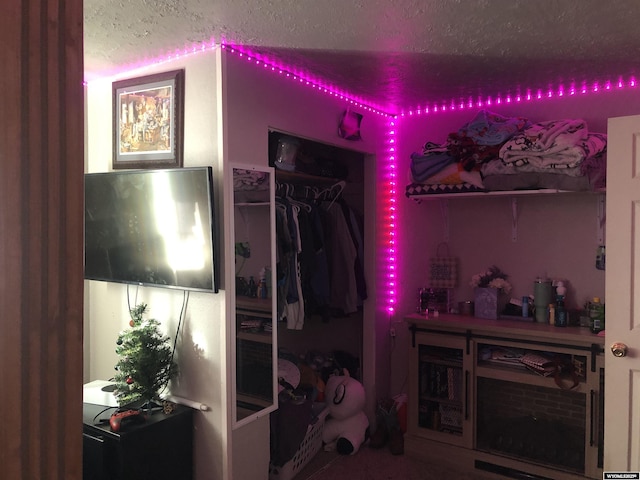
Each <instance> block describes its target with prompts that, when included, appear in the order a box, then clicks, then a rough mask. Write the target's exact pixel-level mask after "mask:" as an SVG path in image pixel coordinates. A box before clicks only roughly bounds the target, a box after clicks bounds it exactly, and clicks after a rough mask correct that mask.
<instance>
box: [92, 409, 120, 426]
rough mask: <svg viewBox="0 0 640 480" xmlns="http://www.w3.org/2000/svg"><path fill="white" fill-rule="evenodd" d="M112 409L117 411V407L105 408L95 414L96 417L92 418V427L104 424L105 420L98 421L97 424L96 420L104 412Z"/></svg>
mask: <svg viewBox="0 0 640 480" xmlns="http://www.w3.org/2000/svg"><path fill="white" fill-rule="evenodd" d="M114 408H115V409H116V410H117V409H118V407H107V408H104V409H102V410H100V411H99V412H98V413H97V414H96V416H95V417H93V424H94V425H100V424H102V423H104V422H106V421H107V420H106V419H105V420H100V421H99V422H98V421H97V420H98V417H99V416H100V415H102V414H103V413H104V412H106V411H108V410H112V409H114Z"/></svg>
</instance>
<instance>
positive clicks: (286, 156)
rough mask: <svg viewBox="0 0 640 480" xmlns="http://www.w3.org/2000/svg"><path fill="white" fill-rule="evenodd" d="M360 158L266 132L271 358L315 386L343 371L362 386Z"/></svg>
mask: <svg viewBox="0 0 640 480" xmlns="http://www.w3.org/2000/svg"><path fill="white" fill-rule="evenodd" d="M365 157H366V154H364V153H361V152H357V151H355V150H349V149H345V148H341V147H337V146H334V145H328V144H326V143H322V142H318V141H314V140H310V139H306V138H302V137H299V136H296V135H292V134H289V133H285V132H280V131H276V130H272V131H270V132H269V165H270V166H272V167H275V180H276V248H277V280H278V284H279V287H278V308H277V310H278V312H277V315H278V322H277V324H278V350H279V352H278V353H279V357H280V358H282V359H286V360H291V361H293V362H294V363H296V364H301V365H303V368H306V367H309V368H310V369H312V370H313V372H315V374H316V375H318V376H319V378H320V380H321V381H322V382H326V379H327V378H328V376H329V375H330V374H333V373H342V369H343V368H346V369H347V370H349V374H350V375H351V376H353V377H355V378H357V379H358V380H360V381H362V371H361V368H362V354H363V318H364V316H363V304H364V302H366V300H367V298H369V292H368V290H367V288H368V287H369V286H368V285H367V284H366V281H365V271H364V270H365V269H366V268H367V266H366V265H365V262H364V247H365V243H366V242H367V241H369V240H368V239H365V238H364V221H365V220H364V219H365V214H366V211H365V210H366V207H365V201H364V197H365V195H364V177H365V171H364V169H365ZM369 214H373V212H369ZM370 241H371V242H373V240H370ZM372 245H373V244H372ZM369 268H370V267H369ZM371 287H372V286H371ZM371 287H369V288H371ZM319 393H320V394H321V392H319Z"/></svg>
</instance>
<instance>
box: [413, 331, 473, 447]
mask: <svg viewBox="0 0 640 480" xmlns="http://www.w3.org/2000/svg"><path fill="white" fill-rule="evenodd" d="M465 345H466V341H465V339H464V338H459V337H452V336H442V335H429V334H416V346H415V348H414V349H413V352H412V355H413V360H412V362H411V364H412V367H413V368H412V370H413V371H412V382H413V385H414V388H413V389H412V398H410V400H409V409H410V431H411V433H414V434H416V435H419V436H422V437H425V438H431V439H438V440H441V441H446V442H448V443H453V444H457V445H465V446H469V445H470V442H471V425H472V424H471V421H470V412H471V409H470V405H469V402H470V401H471V398H472V397H471V394H470V389H471V371H470V368H471V366H472V363H471V362H470V355H467V354H466V351H465Z"/></svg>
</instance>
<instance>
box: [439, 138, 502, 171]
mask: <svg viewBox="0 0 640 480" xmlns="http://www.w3.org/2000/svg"><path fill="white" fill-rule="evenodd" d="M447 149H448V151H449V154H450V155H451V156H453V157H455V158H456V159H457V160H458V162H460V163H461V164H462V167H463V168H464V169H465V170H467V171H471V170H473V169H474V168H476V167H477V166H480V165H482V164H483V163H486V162H490V161H491V160H495V159H497V158H498V155H499V154H500V145H481V144H478V143H476V142H475V140H474V139H473V138H471V137H466V136H463V135H460V134H459V133H451V134H449V136H448V137H447Z"/></svg>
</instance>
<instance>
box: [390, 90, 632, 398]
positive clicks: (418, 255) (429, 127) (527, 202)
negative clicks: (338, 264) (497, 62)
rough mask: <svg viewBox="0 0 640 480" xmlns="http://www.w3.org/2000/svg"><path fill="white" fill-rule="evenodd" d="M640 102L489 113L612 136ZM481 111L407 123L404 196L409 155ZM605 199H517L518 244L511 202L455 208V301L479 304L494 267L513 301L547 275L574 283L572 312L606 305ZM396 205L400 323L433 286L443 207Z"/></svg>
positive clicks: (402, 147)
mask: <svg viewBox="0 0 640 480" xmlns="http://www.w3.org/2000/svg"><path fill="white" fill-rule="evenodd" d="M639 98H640V92H639V91H637V90H621V91H615V92H602V93H599V94H587V95H579V96H577V97H572V98H569V97H565V98H562V99H545V100H541V101H534V102H523V103H519V104H509V105H507V104H504V103H503V104H502V105H492V106H490V107H485V108H486V109H487V110H490V111H493V112H495V113H499V114H502V115H505V116H522V117H526V118H528V119H530V120H531V121H534V122H535V121H544V120H554V119H561V118H583V119H585V120H586V121H587V124H588V126H589V130H590V131H592V132H605V133H606V128H607V118H609V117H613V116H620V115H626V114H631V113H637V108H636V107H635V106H634V105H637V104H638V99H639ZM478 110H480V108H476V109H465V110H463V111H456V112H440V113H432V114H428V115H421V116H413V117H408V116H405V117H402V119H401V120H400V121H399V128H398V131H399V139H398V147H399V149H398V150H399V154H398V162H399V168H398V171H399V172H400V178H401V181H400V182H399V183H400V187H399V190H401V191H402V194H404V186H405V185H406V184H408V183H409V182H410V181H409V165H410V154H411V153H412V152H414V151H420V150H421V148H422V146H423V145H424V143H425V142H426V141H433V142H436V143H444V142H445V140H446V138H447V135H448V133H450V132H454V131H456V130H457V129H458V128H459V127H461V126H462V125H463V124H464V123H466V122H468V121H470V120H471V119H472V118H473V117H474V116H475V114H476V113H477V111H478ZM615 161H616V159H615V158H609V159H608V162H609V163H611V162H615ZM599 198H600V196H599V195H597V194H586V195H585V194H570V195H551V196H536V197H531V196H527V197H524V196H523V197H518V198H517V208H518V239H517V241H516V242H513V241H512V237H511V228H512V210H511V198H510V197H509V196H506V197H492V198H477V197H473V198H469V199H452V200H449V201H448V209H449V238H450V239H449V241H448V245H449V248H450V251H451V254H452V255H453V256H457V257H458V258H459V260H460V269H459V287H458V288H457V289H456V290H455V296H456V297H457V300H473V295H472V288H471V287H470V286H469V281H470V280H471V276H472V275H473V274H475V273H479V272H482V271H484V270H485V269H486V268H487V267H489V266H490V265H493V264H496V265H498V266H499V267H501V268H502V269H503V271H505V272H506V273H507V274H509V275H510V279H509V280H510V281H511V283H512V284H513V287H514V290H513V293H512V296H513V297H520V296H522V295H528V294H532V293H533V282H534V280H535V278H536V277H537V276H538V275H543V274H548V275H549V276H550V277H555V278H565V279H567V280H568V281H569V286H570V287H569V291H568V306H569V307H570V308H573V307H579V306H581V305H582V304H583V303H584V302H585V301H586V300H588V299H590V298H591V297H593V296H599V297H601V298H603V299H604V293H605V291H604V271H601V270H597V269H596V268H595V257H596V249H597V246H598V242H597V222H596V219H597V213H598V210H597V209H598V201H599ZM398 205H399V208H398V217H399V220H398V224H399V225H401V228H400V230H399V232H398V237H397V238H398V242H399V244H400V245H401V246H400V247H399V251H400V252H401V253H402V256H400V255H399V271H398V273H399V279H400V284H401V287H400V288H399V289H398V290H399V292H400V298H399V301H398V310H397V312H398V314H397V318H396V320H398V321H401V318H402V315H403V314H405V313H407V312H413V311H415V308H416V306H417V303H416V298H417V297H416V295H417V289H418V288H419V287H422V286H427V285H428V261H429V258H430V257H431V256H435V255H436V250H437V245H438V244H439V243H440V242H442V241H443V240H444V238H445V237H444V235H445V233H444V232H445V231H444V223H443V215H442V211H441V207H442V204H441V202H440V201H439V200H433V201H423V202H421V203H417V202H416V201H414V200H412V199H407V198H402V199H401V200H400V201H399V203H398ZM605 242H606V239H605ZM605 300H606V299H605ZM399 331H401V330H399ZM403 333H404V335H406V332H403ZM398 341H408V339H399V340H398ZM405 362H406V353H405V352H404V351H403V350H402V349H398V350H397V351H396V352H395V355H394V358H393V365H394V370H396V371H398V370H404V369H405V368H406V363H405ZM392 380H393V379H392ZM393 385H394V386H397V385H398V384H397V383H393ZM398 388H399V387H398ZM392 389H393V387H392Z"/></svg>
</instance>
